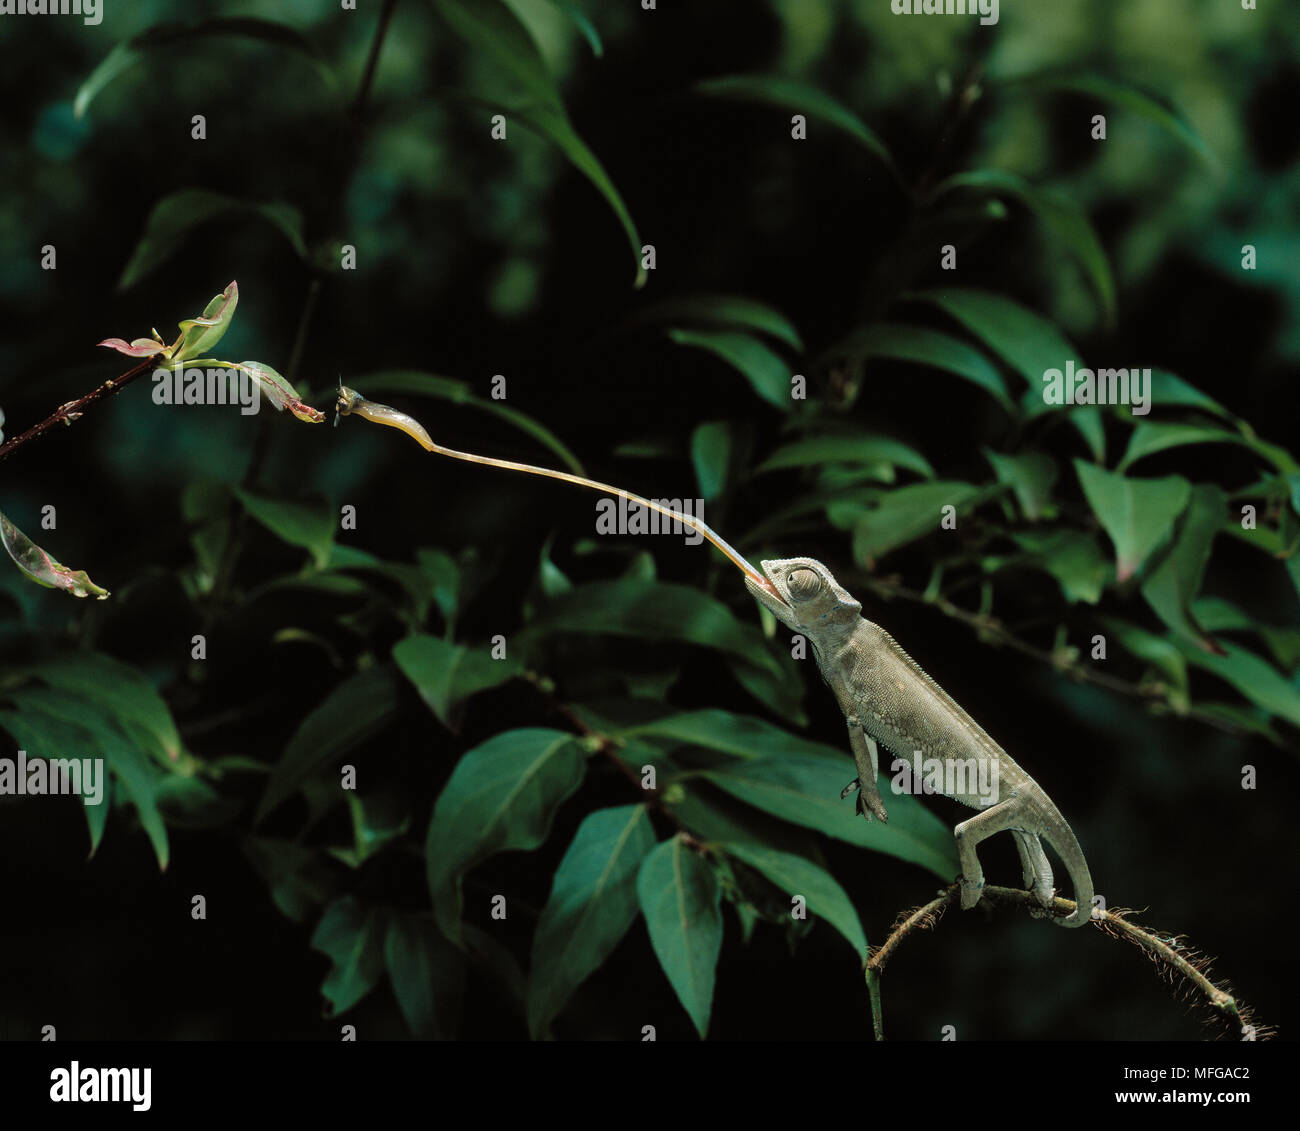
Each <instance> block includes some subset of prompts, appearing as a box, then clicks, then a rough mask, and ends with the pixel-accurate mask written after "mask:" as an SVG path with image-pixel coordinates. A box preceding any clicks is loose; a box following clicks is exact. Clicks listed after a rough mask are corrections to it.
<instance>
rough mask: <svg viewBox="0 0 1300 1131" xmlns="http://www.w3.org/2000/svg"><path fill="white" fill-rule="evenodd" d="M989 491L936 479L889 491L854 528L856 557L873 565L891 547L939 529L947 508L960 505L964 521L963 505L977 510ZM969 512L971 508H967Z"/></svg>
mask: <svg viewBox="0 0 1300 1131" xmlns="http://www.w3.org/2000/svg"><path fill="white" fill-rule="evenodd" d="M987 494H988V491H987V490H983V489H981V488H979V487H975V486H972V485H971V484H970V483H958V482H955V481H951V480H937V481H935V482H933V483H913V484H911V485H910V486H907V487H900V488H898V489H897V490H894V491H889V492H887V493H886V494H884V495H882V496H881V498H880V505H879V506H877V507H875V508H874V509H871V510H866V511H864V512H863V513H862V515H861V516H860V517H859V518H858V519H857V521H856V524H855V525H854V528H853V560H854V561H855V562H857V563H858V564H860V565H864V566H867V567H868V568H870V566H871V564H872V563H874V562H875V561H876V559H877V558H880V557H883V556H884V555H885V554H887V553H889V551H890V550H894V549H897V548H898V547H899V546H904V545H906V544H907V543H908V542H913V541H915V540H916V539H917V538H921V537H924V536H925V535H926V534H929V533H931V532H933V531H936V530H938V529H939V523H940V521H941V520H942V518H943V508H944V507H946V506H953V507H956V508H957V522H958V525H960V524H961V521H962V517H963V511H962V508H963V507H966V506H967V504H969V505H970V509H971V510H973V509H974V507H975V506H976V505H978V503H979V502H980V501H981V500H982V499H983V498H984V497H985V496H986V495H987ZM965 513H966V514H969V510H968V511H966V512H965Z"/></svg>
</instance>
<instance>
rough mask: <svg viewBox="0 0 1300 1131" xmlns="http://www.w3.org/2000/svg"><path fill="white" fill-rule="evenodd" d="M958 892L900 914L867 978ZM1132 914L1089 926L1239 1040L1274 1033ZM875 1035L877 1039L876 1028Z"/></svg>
mask: <svg viewBox="0 0 1300 1131" xmlns="http://www.w3.org/2000/svg"><path fill="white" fill-rule="evenodd" d="M960 891H961V885H960V884H953V885H952V886H951V887H949V888H947V889H946V890H945V891H944V893H943V894H942V895H940V896H939V897H938V898H937V899H932V900H931V901H930V902H929V903H927V904H925V905H924V906H923V907H918V908H916V909H915V910H914V911H905V912H903V913H902V914H900V915H899V917H898V919H897V920H896V921H895V925H894V928H893V929H892V930H891V931H890V934H889V937H888V938H886V939H885V941H884V942H883V943H882V944H881V945H880V946H878V947H875V948H874V949H873V950H872V951H871V953H870V954H869V955H868V957H867V961H866V971H867V974H868V977H869V978H870V977H871V976H875V977H876V978H879V976H880V974H881V972H882V971H883V970H884V968H885V963H886V962H888V961H889V959H890V957H891V956H892V955H893V953H894V951H896V950H897V949H898V947H899V946H900V945H901V944H902V942H903V941H904V940H905V939H906V938H908V936H909V935H912V934H915V933H916V932H917V931H923V930H927V929H929V928H931V927H934V926H935V925H936V924H937V923H938V922H939V920H940V919H941V918H942V917H943V913H944V912H945V911H946V910H947V909H948V907H949V906H950V905H951V904H953V903H955V902H956V901H957V898H958V894H959V893H960ZM983 895H984V898H986V899H988V900H989V901H990V902H991V903H993V904H999V903H1001V904H1012V905H1016V906H1020V907H1025V908H1027V909H1029V910H1031V911H1035V912H1038V913H1040V914H1041V913H1042V912H1044V911H1045V910H1046V911H1050V912H1051V913H1052V914H1055V915H1068V914H1070V913H1071V912H1072V911H1074V909H1075V907H1076V904H1075V902H1074V901H1073V900H1071V899H1061V898H1059V897H1058V898H1056V899H1054V900H1053V901H1052V906H1051V908H1043V907H1042V906H1041V905H1040V904H1039V903H1038V900H1037V898H1036V897H1035V896H1034V894H1033V892H1030V891H1024V890H1021V889H1020V888H1007V887H998V886H989V887H986V888H984V892H983ZM1132 914H1133V912H1132V911H1128V910H1121V909H1116V910H1114V911H1107V910H1098V911H1094V912H1093V918H1092V923H1093V924H1095V925H1096V926H1097V927H1098V928H1099V929H1100V930H1101V931H1102V932H1104V933H1105V934H1107V935H1109V936H1111V937H1112V938H1119V939H1124V940H1125V941H1127V942H1130V943H1132V944H1133V945H1134V946H1137V947H1140V948H1141V949H1142V950H1144V951H1145V952H1146V954H1147V955H1148V957H1150V958H1151V960H1152V961H1153V962H1155V963H1156V964H1157V965H1158V966H1161V967H1162V968H1163V969H1164V970H1165V971H1166V972H1167V973H1168V974H1169V976H1170V978H1171V980H1174V981H1177V980H1178V979H1182V980H1183V984H1185V985H1186V986H1188V987H1189V988H1190V989H1191V990H1192V991H1193V992H1194V993H1195V994H1196V996H1197V998H1198V1000H1200V1002H1201V1004H1203V1005H1205V1006H1206V1007H1208V1008H1209V1009H1210V1011H1211V1013H1212V1014H1213V1015H1214V1016H1215V1017H1216V1018H1218V1019H1219V1020H1221V1021H1223V1022H1224V1023H1226V1024H1228V1025H1230V1026H1235V1027H1236V1029H1237V1034H1238V1035H1239V1036H1241V1037H1242V1039H1244V1040H1267V1039H1268V1038H1269V1037H1271V1036H1272V1035H1273V1033H1274V1030H1273V1028H1272V1027H1271V1026H1266V1025H1257V1024H1255V1023H1254V1022H1253V1020H1252V1013H1251V1010H1250V1008H1249V1007H1248V1006H1246V1005H1245V1004H1244V1003H1243V1002H1240V1001H1238V1000H1237V999H1236V998H1235V997H1233V995H1232V994H1230V993H1228V992H1227V990H1225V989H1223V988H1222V987H1220V986H1217V985H1215V984H1214V983H1213V982H1212V981H1211V980H1210V979H1209V977H1208V976H1207V974H1206V971H1207V970H1208V968H1209V960H1208V959H1206V958H1205V957H1203V956H1202V955H1200V954H1198V953H1197V952H1196V951H1194V950H1192V949H1191V948H1190V947H1188V946H1186V945H1185V943H1184V942H1183V940H1182V936H1181V935H1167V934H1162V933H1159V932H1156V931H1150V930H1147V929H1146V928H1144V927H1139V926H1138V925H1137V924H1136V923H1134V922H1133V921H1132V920H1130V919H1129V918H1127V916H1129V915H1132ZM869 984H870V983H869ZM877 1033H878V1039H879V1026H878V1025H877Z"/></svg>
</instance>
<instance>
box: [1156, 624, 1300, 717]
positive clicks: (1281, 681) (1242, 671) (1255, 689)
mask: <svg viewBox="0 0 1300 1131" xmlns="http://www.w3.org/2000/svg"><path fill="white" fill-rule="evenodd" d="M1177 643H1178V646H1179V648H1180V649H1181V650H1182V653H1183V655H1184V656H1186V658H1187V662H1188V663H1190V664H1193V665H1194V666H1196V667H1198V668H1201V669H1203V670H1205V671H1208V672H1212V673H1213V674H1214V675H1216V676H1218V677H1219V678H1220V679H1221V680H1223V681H1224V682H1225V683H1229V684H1231V685H1232V686H1233V687H1235V688H1236V689H1237V690H1238V691H1239V692H1241V694H1242V695H1244V696H1245V697H1246V698H1247V699H1249V700H1250V701H1251V702H1252V703H1255V704H1257V705H1258V706H1260V707H1263V708H1264V710H1266V711H1268V712H1269V714H1272V715H1277V716H1278V717H1279V718H1282V719H1286V721H1287V722H1289V723H1291V725H1292V726H1300V690H1297V689H1296V687H1295V685H1294V684H1292V683H1291V682H1289V681H1288V680H1287V679H1286V677H1285V676H1283V675H1282V674H1281V672H1279V671H1278V670H1277V668H1275V667H1273V665H1272V664H1270V663H1269V662H1268V661H1267V660H1264V659H1262V658H1261V657H1259V656H1257V655H1255V653H1254V652H1249V651H1247V650H1246V649H1245V648H1240V647H1238V646H1237V645H1235V644H1228V643H1223V642H1220V647H1221V649H1222V651H1223V653H1224V654H1223V655H1214V654H1212V653H1210V652H1206V651H1205V650H1204V649H1202V648H1198V647H1197V646H1196V645H1195V644H1191V643H1186V642H1183V641H1177Z"/></svg>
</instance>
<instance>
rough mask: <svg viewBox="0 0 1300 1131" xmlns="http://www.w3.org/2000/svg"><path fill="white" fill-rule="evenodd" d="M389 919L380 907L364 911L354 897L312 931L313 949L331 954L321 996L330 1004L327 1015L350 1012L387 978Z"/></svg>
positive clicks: (336, 905)
mask: <svg viewBox="0 0 1300 1131" xmlns="http://www.w3.org/2000/svg"><path fill="white" fill-rule="evenodd" d="M386 919H387V916H386V914H385V913H384V912H383V911H381V910H380V909H379V908H376V907H370V908H363V907H362V906H361V904H360V903H358V902H357V899H356V897H355V896H351V895H345V896H343V897H342V898H340V899H336V900H335V901H334V902H333V903H331V904H330V905H329V907H327V908H326V909H325V914H324V915H322V916H321V920H320V922H319V923H318V924H316V930H315V931H313V932H312V936H311V948H312V950H319V951H320V952H321V953H322V954H325V955H327V956H328V957H329V960H330V962H331V964H332V965H331V969H330V972H329V973H328V974H326V975H325V981H324V982H322V983H321V993H323V994H324V995H325V997H326V999H327V1000H328V1001H329V1003H330V1008H329V1012H328V1013H327V1014H326V1016H328V1017H337V1016H338V1015H339V1014H340V1013H346V1012H347V1011H348V1010H349V1009H351V1008H352V1007H353V1006H354V1005H356V1004H357V1002H359V1001H360V1000H361V999H362V998H364V997H365V996H366V994H368V993H369V992H370V991H371V990H373V989H374V988H375V985H376V984H377V983H378V981H379V979H380V978H381V977H382V976H383V973H384V936H385V934H386V929H387V923H386Z"/></svg>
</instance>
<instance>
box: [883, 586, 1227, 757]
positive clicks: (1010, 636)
mask: <svg viewBox="0 0 1300 1131" xmlns="http://www.w3.org/2000/svg"><path fill="white" fill-rule="evenodd" d="M863 584H865V585H866V587H867V588H868V589H871V590H872V591H874V592H875V593H877V594H878V595H880V596H882V597H886V598H888V597H901V598H902V599H903V600H905V601H915V602H916V603H917V604H920V605H929V606H930V607H931V608H934V609H938V610H939V611H940V612H941V613H943V615H944V616H946V617H951V618H952V619H953V620H957V621H961V623H962V624H966V625H969V626H970V627H971V628H974V629H976V630H977V631H979V632H981V633H984V634H985V635H987V636H988V637H990V638H991V639H992V640H993V641H994V642H995V643H997V644H1002V645H1005V646H1006V647H1008V648H1010V649H1012V650H1013V651H1015V652H1019V653H1021V654H1022V655H1025V656H1029V657H1031V658H1032V659H1035V660H1038V661H1039V662H1040V663H1044V664H1047V665H1048V666H1050V667H1052V668H1055V669H1056V670H1057V671H1059V672H1061V673H1062V674H1064V675H1068V676H1070V677H1071V678H1073V679H1077V680H1080V681H1082V682H1085V683H1092V684H1095V685H1096V686H1098V687H1104V688H1106V689H1108V690H1110V691H1118V692H1119V693H1120V694H1121V695H1129V696H1132V697H1133V698H1135V699H1141V700H1143V701H1144V702H1146V703H1148V704H1151V703H1165V702H1166V700H1165V699H1164V697H1163V696H1162V695H1161V694H1160V692H1159V689H1158V688H1155V687H1152V686H1149V685H1148V686H1143V685H1142V684H1138V683H1133V682H1131V681H1129V680H1126V679H1120V678H1119V677H1118V676H1113V675H1107V674H1105V673H1104V672H1098V671H1094V670H1093V669H1092V668H1088V667H1084V666H1083V665H1081V664H1074V663H1067V662H1064V661H1063V660H1062V659H1061V657H1060V655H1059V654H1057V653H1054V652H1050V651H1048V650H1047V649H1045V648H1039V647H1038V646H1037V645H1034V644H1030V643H1029V641H1027V640H1024V639H1022V638H1021V637H1019V636H1016V635H1015V634H1014V633H1013V632H1011V631H1010V630H1008V629H1007V627H1006V626H1005V625H1004V624H1003V623H1002V622H1001V621H999V620H998V619H997V618H996V617H991V616H986V615H984V614H982V613H972V612H969V611H967V610H966V609H963V608H962V607H961V606H960V605H954V604H953V603H952V602H951V601H949V600H948V599H947V598H946V597H934V598H931V597H927V596H926V595H925V594H924V593H921V592H918V591H917V590H915V589H909V588H907V587H906V586H903V585H899V584H898V583H897V582H896V581H893V580H892V579H890V578H884V577H865V578H864V579H863ZM1172 709H1173V708H1171V710H1172ZM1176 713H1177V714H1178V716H1179V717H1180V718H1187V719H1195V720H1196V721H1197V722H1200V723H1205V724H1206V725H1208V726H1212V727H1216V728H1218V729H1219V730H1222V731H1227V732H1228V733H1229V734H1241V733H1243V731H1242V728H1241V727H1238V726H1236V725H1234V724H1233V723H1231V722H1229V721H1228V720H1227V719H1221V718H1219V717H1218V716H1217V715H1212V714H1210V713H1209V712H1208V711H1201V710H1198V709H1197V708H1196V707H1192V706H1188V707H1187V708H1185V709H1182V710H1176Z"/></svg>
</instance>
